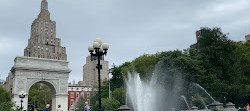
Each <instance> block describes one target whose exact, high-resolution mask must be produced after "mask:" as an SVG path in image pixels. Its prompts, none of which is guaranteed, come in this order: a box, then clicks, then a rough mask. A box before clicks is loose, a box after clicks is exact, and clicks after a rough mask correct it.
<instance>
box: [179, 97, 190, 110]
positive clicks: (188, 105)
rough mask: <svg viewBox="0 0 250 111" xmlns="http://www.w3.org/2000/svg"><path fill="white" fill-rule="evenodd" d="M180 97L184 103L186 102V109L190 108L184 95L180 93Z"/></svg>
mask: <svg viewBox="0 0 250 111" xmlns="http://www.w3.org/2000/svg"><path fill="white" fill-rule="evenodd" d="M181 98H183V100H184V101H185V103H186V105H187V107H188V109H189V110H190V107H189V105H188V103H187V99H186V97H185V96H184V95H181Z"/></svg>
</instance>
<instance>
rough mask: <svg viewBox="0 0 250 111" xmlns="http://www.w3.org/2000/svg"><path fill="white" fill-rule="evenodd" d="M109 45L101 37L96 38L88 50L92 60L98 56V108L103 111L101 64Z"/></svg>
mask: <svg viewBox="0 0 250 111" xmlns="http://www.w3.org/2000/svg"><path fill="white" fill-rule="evenodd" d="M108 48H109V45H108V44H107V43H104V44H102V40H101V39H96V40H95V41H94V43H93V45H90V46H89V47H88V50H89V52H90V55H91V61H92V60H93V58H95V57H97V61H98V63H97V66H96V68H97V69H98V100H99V108H98V110H99V111H101V109H102V102H101V101H102V100H101V99H102V98H101V71H100V70H101V69H102V66H101V64H100V57H102V56H103V55H106V54H107V51H108Z"/></svg>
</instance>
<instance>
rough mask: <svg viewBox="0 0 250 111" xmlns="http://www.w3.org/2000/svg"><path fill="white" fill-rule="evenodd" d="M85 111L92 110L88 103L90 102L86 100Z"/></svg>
mask: <svg viewBox="0 0 250 111" xmlns="http://www.w3.org/2000/svg"><path fill="white" fill-rule="evenodd" d="M84 111H90V107H89V105H88V102H85V107H84Z"/></svg>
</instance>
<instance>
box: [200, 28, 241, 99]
mask: <svg viewBox="0 0 250 111" xmlns="http://www.w3.org/2000/svg"><path fill="white" fill-rule="evenodd" d="M198 54H199V56H200V60H201V61H202V62H201V64H200V65H201V66H202V67H203V69H204V70H205V72H204V73H202V74H201V75H200V76H201V77H202V78H201V81H200V84H201V85H202V86H204V87H205V89H207V90H208V91H209V92H211V93H212V95H213V96H214V97H216V99H217V100H220V101H223V100H224V97H226V98H227V99H228V100H229V101H232V102H234V103H237V102H239V101H240V99H242V97H244V96H246V91H245V85H244V83H243V82H242V81H243V80H242V76H243V75H242V73H241V72H240V69H239V67H238V66H237V63H238V62H237V61H238V57H237V45H236V44H235V43H234V42H233V41H231V40H230V39H228V38H227V36H226V35H225V34H223V32H222V31H221V29H220V28H213V29H207V30H206V31H204V32H203V35H202V37H201V38H200V39H199V41H198Z"/></svg>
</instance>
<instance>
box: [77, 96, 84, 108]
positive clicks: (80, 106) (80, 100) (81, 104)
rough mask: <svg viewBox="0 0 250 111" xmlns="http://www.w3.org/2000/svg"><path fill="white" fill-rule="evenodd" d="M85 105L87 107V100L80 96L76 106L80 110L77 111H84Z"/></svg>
mask: <svg viewBox="0 0 250 111" xmlns="http://www.w3.org/2000/svg"><path fill="white" fill-rule="evenodd" d="M84 105H85V100H84V98H83V96H80V98H79V99H78V102H77V105H76V107H77V108H78V109H77V110H76V111H83V110H84V107H85V106H84Z"/></svg>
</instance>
